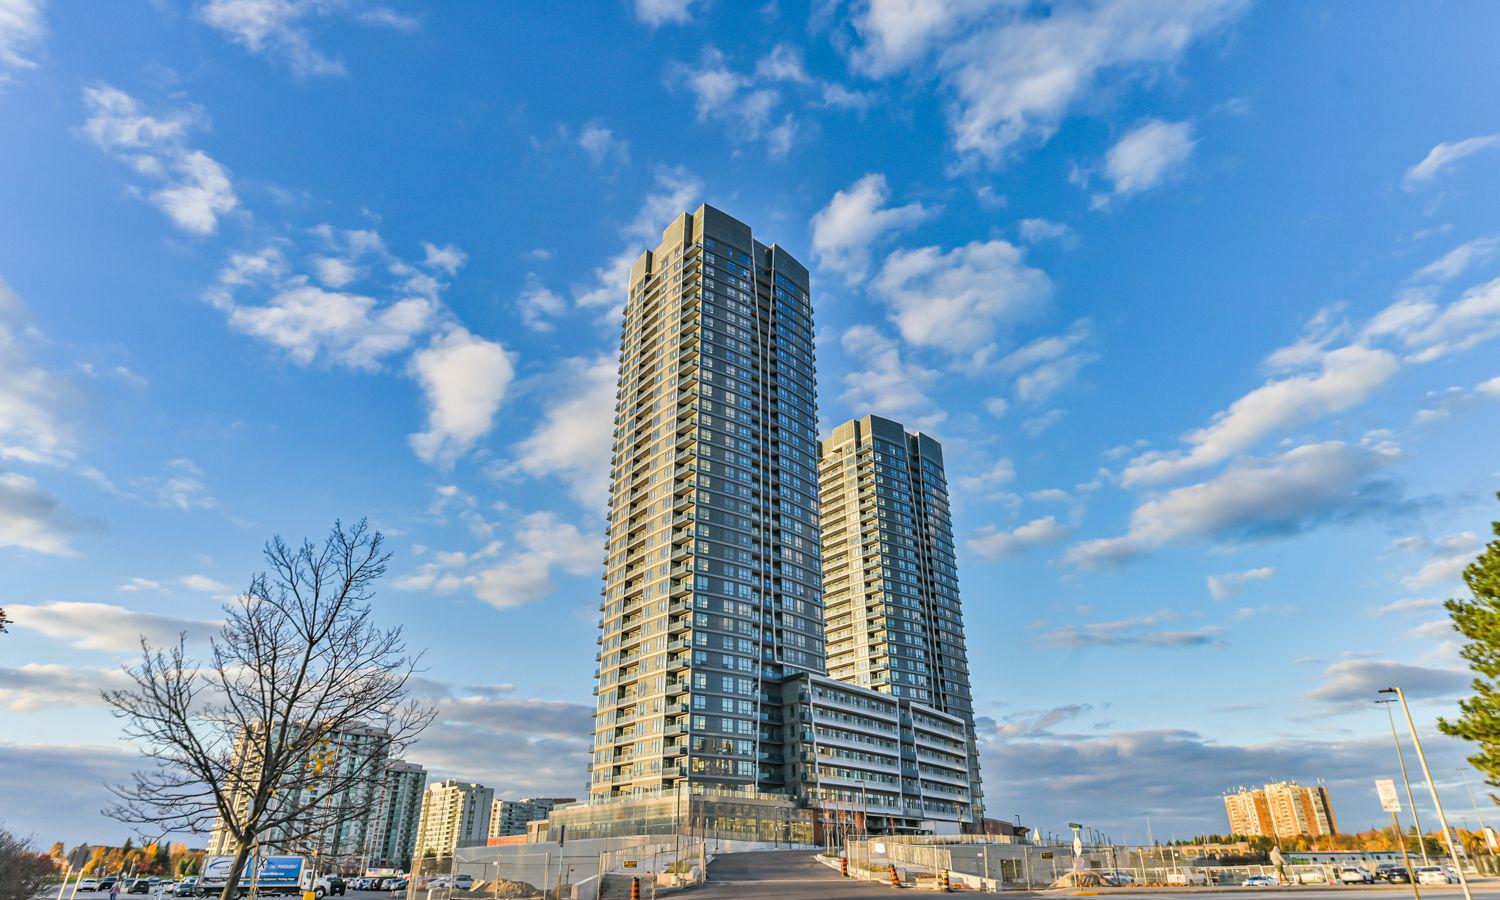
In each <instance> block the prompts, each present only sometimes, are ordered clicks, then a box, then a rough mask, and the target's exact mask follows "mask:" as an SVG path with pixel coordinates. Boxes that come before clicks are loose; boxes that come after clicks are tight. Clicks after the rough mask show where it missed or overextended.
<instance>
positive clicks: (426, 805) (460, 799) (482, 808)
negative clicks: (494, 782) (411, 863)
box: [413, 778, 495, 859]
mask: <svg viewBox="0 0 1500 900" xmlns="http://www.w3.org/2000/svg"><path fill="white" fill-rule="evenodd" d="M494 802H495V792H494V791H493V790H491V789H489V788H487V787H485V786H484V785H482V784H474V783H472V782H470V783H466V782H462V781H457V780H455V779H452V778H449V779H446V780H444V781H438V782H434V783H433V784H429V785H428V786H427V790H426V791H424V792H423V793H422V821H421V824H419V825H418V826H417V842H416V847H415V849H414V850H413V858H414V859H422V858H423V857H425V856H427V855H428V854H429V852H430V853H431V855H433V856H435V857H439V858H441V857H445V856H452V855H453V851H454V850H455V849H456V848H458V847H469V846H474V845H479V844H483V843H484V842H485V841H486V840H487V839H488V838H489V833H490V809H491V807H492V806H493V805H494Z"/></svg>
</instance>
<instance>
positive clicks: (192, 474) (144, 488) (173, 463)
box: [131, 456, 217, 512]
mask: <svg viewBox="0 0 1500 900" xmlns="http://www.w3.org/2000/svg"><path fill="white" fill-rule="evenodd" d="M131 487H133V488H135V489H136V490H137V491H139V492H140V495H141V496H140V499H142V500H144V501H145V502H147V503H152V504H154V505H156V506H166V507H171V508H172V509H176V510H180V511H182V512H191V511H192V510H195V509H213V508H214V507H215V506H216V505H217V503H216V501H215V500H214V498H213V495H211V494H210V493H209V491H208V486H207V484H206V483H205V482H204V478H203V470H202V469H201V468H199V467H198V464H197V463H195V462H193V461H192V460H190V459H188V458H186V457H181V456H179V457H176V458H174V459H169V460H167V463H166V471H165V472H164V473H163V474H162V475H159V476H154V477H150V478H137V479H134V480H132V481H131Z"/></svg>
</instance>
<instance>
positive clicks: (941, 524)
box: [818, 416, 983, 821]
mask: <svg viewBox="0 0 1500 900" xmlns="http://www.w3.org/2000/svg"><path fill="white" fill-rule="evenodd" d="M818 475H819V485H820V490H821V494H822V517H823V523H822V525H823V530H822V540H823V574H824V577H825V579H826V583H825V585H824V590H825V592H826V593H825V603H826V604H827V611H826V616H825V621H826V622H827V635H826V637H827V641H828V674H829V675H830V676H831V677H833V678H836V679H838V680H840V681H845V682H849V683H851V684H857V685H861V686H865V687H871V688H874V689H875V690H877V691H881V692H883V693H887V694H894V695H895V696H897V697H904V698H906V699H908V700H912V701H915V702H917V703H920V704H923V705H925V706H930V707H933V708H934V709H937V710H940V711H942V712H945V713H948V714H949V715H954V716H960V717H962V718H963V720H964V722H965V724H966V725H967V726H968V727H967V731H968V743H969V769H970V773H969V774H970V778H969V780H970V792H971V796H972V799H973V810H974V812H973V815H974V819H975V821H978V819H979V818H980V817H981V816H982V815H983V807H982V803H981V796H982V795H981V792H980V782H979V755H978V752H977V747H976V746H975V739H974V701H973V695H972V693H971V692H970V689H969V655H968V650H967V649H966V647H965V642H964V625H963V614H962V611H961V609H960V606H959V596H958V566H957V563H956V561H955V558H954V553H953V522H952V518H951V516H950V514H949V511H948V479H947V476H946V475H945V474H944V472H943V448H942V446H941V445H940V444H938V442H937V441H935V440H933V439H932V438H931V437H929V436H927V435H925V434H911V433H908V432H907V431H906V429H905V428H904V427H903V426H902V425H901V424H900V423H898V422H893V421H891V420H890V419H882V418H880V417H879V416H865V417H864V418H862V419H853V420H851V421H848V422H845V423H844V424H842V425H840V426H838V427H837V428H835V429H834V430H833V435H832V436H831V437H830V438H829V439H828V440H826V441H823V442H822V452H821V455H820V461H819V472H818Z"/></svg>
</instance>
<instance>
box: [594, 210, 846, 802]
mask: <svg viewBox="0 0 1500 900" xmlns="http://www.w3.org/2000/svg"><path fill="white" fill-rule="evenodd" d="M808 290H809V289H808V273H807V270H806V268H804V267H803V266H802V264H801V263H799V262H797V260H795V259H793V258H792V257H791V256H790V255H789V254H788V253H787V252H786V251H785V250H783V249H782V248H780V247H778V246H776V245H774V244H772V245H770V246H767V245H766V244H764V243H762V242H761V241H759V240H756V239H755V238H754V236H753V235H752V234H751V229H750V227H749V226H747V225H745V224H744V223H742V222H739V221H737V220H736V219H734V218H732V217H730V216H728V215H726V214H725V213H723V212H720V211H719V210H717V209H714V208H712V207H709V206H700V207H699V208H698V209H697V210H696V211H694V212H692V213H685V214H683V215H681V216H679V217H678V218H677V219H676V220H675V221H673V222H672V223H671V225H669V226H668V227H667V229H666V230H665V231H664V232H663V234H662V240H661V243H660V244H659V245H658V246H657V247H656V248H655V249H654V250H648V251H646V252H645V253H643V254H642V255H641V256H640V257H639V258H638V259H637V260H636V261H635V263H634V265H633V266H632V267H631V272H630V282H629V295H628V298H627V301H626V305H625V318H624V325H623V328H622V332H621V352H620V375H619V383H618V391H617V402H616V408H615V432H614V450H613V456H612V459H611V474H610V504H609V532H608V539H607V548H606V559H605V573H604V589H603V602H602V603H601V604H600V614H601V621H600V638H599V654H598V659H599V670H598V674H597V684H596V688H595V696H596V712H595V718H594V739H593V754H592V759H591V762H590V771H589V793H590V797H591V798H593V799H599V800H603V799H610V798H619V797H622V796H632V795H649V794H652V793H660V792H669V791H674V790H676V789H677V788H678V786H679V785H681V784H684V783H687V784H690V785H692V786H694V787H695V788H697V789H701V790H711V791H717V792H741V793H750V794H753V793H756V792H760V791H770V792H784V791H785V790H786V785H785V781H784V773H783V766H782V758H781V747H780V745H781V741H782V735H781V734H780V731H779V727H778V726H776V725H773V724H771V723H770V722H769V721H768V720H769V719H770V718H771V717H772V716H773V714H779V704H780V698H779V696H778V692H779V689H778V688H777V686H776V681H777V680H778V679H780V678H782V677H784V676H785V675H787V674H789V673H795V672H801V671H807V672H822V671H823V667H824V654H823V606H822V586H821V576H820V562H819V538H818V497H817V492H818V483H817V452H818V445H817V404H816V400H815V396H816V395H815V380H814V363H813V336H812V307H811V304H810V300H809V294H808Z"/></svg>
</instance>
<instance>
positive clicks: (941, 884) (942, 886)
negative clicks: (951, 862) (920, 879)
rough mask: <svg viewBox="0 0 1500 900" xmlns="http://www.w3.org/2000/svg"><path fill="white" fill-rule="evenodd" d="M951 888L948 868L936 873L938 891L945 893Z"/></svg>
mask: <svg viewBox="0 0 1500 900" xmlns="http://www.w3.org/2000/svg"><path fill="white" fill-rule="evenodd" d="M952 889H953V887H952V885H950V884H949V883H948V870H947V869H943V870H942V871H941V872H939V873H938V890H940V891H942V892H943V893H945V894H946V893H947V892H948V891H950V890H952Z"/></svg>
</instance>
